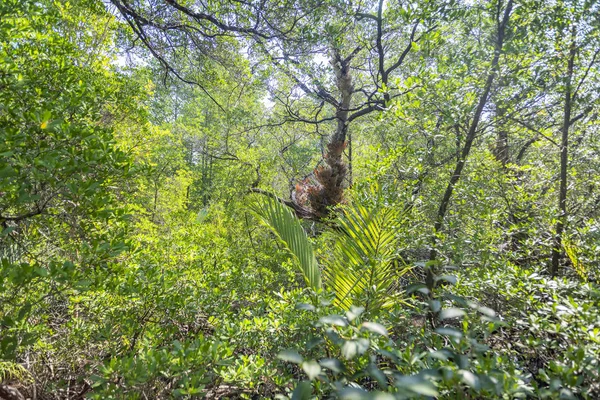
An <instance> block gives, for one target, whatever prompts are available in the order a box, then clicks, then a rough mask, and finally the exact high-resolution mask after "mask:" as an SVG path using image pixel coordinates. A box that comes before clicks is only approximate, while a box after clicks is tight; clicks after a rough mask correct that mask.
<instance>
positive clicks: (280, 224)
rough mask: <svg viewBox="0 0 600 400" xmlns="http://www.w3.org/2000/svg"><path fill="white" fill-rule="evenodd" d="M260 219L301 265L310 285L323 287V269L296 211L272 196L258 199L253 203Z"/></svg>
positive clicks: (314, 287)
mask: <svg viewBox="0 0 600 400" xmlns="http://www.w3.org/2000/svg"><path fill="white" fill-rule="evenodd" d="M251 208H252V210H253V211H254V213H255V214H256V215H257V216H258V217H259V219H260V220H261V221H262V222H263V223H264V224H265V225H266V226H267V227H269V228H270V229H271V231H273V233H275V234H276V235H277V237H279V239H281V241H282V242H283V243H284V244H285V246H286V248H287V249H288V251H289V252H290V253H291V254H292V256H293V257H294V259H295V260H296V262H297V265H298V266H299V267H300V270H301V271H302V274H303V275H304V278H305V279H306V282H307V283H308V285H309V286H310V287H311V288H313V289H315V290H316V289H320V288H321V270H320V269H319V264H318V263H317V259H316V257H315V252H314V250H313V247H312V244H311V243H310V241H309V240H308V237H307V236H306V232H305V231H304V229H303V228H302V225H301V224H300V220H299V219H298V218H297V217H296V216H295V215H294V213H293V212H292V211H291V210H290V209H289V208H288V207H286V206H285V205H283V204H281V203H280V202H279V201H277V200H274V199H271V198H262V199H261V200H256V201H255V202H254V203H253V204H252V205H251Z"/></svg>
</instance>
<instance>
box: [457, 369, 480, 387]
mask: <svg viewBox="0 0 600 400" xmlns="http://www.w3.org/2000/svg"><path fill="white" fill-rule="evenodd" d="M458 375H459V376H460V380H461V381H462V382H463V383H465V384H466V385H467V386H469V387H471V388H472V389H475V390H479V388H480V387H481V385H480V383H479V377H478V376H477V375H475V374H474V373H472V372H471V371H466V370H460V371H458Z"/></svg>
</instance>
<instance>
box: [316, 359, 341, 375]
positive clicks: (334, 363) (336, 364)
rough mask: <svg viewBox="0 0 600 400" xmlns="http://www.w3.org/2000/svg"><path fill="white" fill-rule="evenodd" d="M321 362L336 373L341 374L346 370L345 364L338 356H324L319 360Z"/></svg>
mask: <svg viewBox="0 0 600 400" xmlns="http://www.w3.org/2000/svg"><path fill="white" fill-rule="evenodd" d="M319 364H321V367H323V368H327V369H329V370H331V371H333V372H335V373H336V374H339V373H341V372H344V371H345V370H346V367H345V366H344V364H343V363H342V362H341V361H340V360H338V359H337V358H324V359H322V360H320V361H319Z"/></svg>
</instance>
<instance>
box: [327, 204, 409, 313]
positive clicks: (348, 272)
mask: <svg viewBox="0 0 600 400" xmlns="http://www.w3.org/2000/svg"><path fill="white" fill-rule="evenodd" d="M400 216H401V212H400V209H399V208H397V207H385V206H375V207H373V208H372V209H367V208H366V207H364V206H363V205H361V204H356V205H354V206H352V207H349V208H347V209H346V210H345V212H344V215H343V216H342V217H340V218H339V219H338V221H337V222H338V225H339V226H340V228H341V230H342V232H343V234H342V235H341V236H340V237H339V238H338V240H337V242H336V245H335V248H334V256H333V258H332V262H331V265H328V267H327V268H326V269H325V278H326V282H327V284H328V286H330V287H331V288H332V289H333V290H334V291H335V292H336V295H337V299H336V302H337V304H338V305H339V306H340V307H343V308H349V307H350V306H351V305H352V304H355V303H357V302H360V303H361V304H365V305H366V306H367V308H371V309H379V308H381V307H384V306H387V305H390V304H393V302H392V300H393V297H392V296H390V292H391V291H392V289H393V286H394V284H395V282H396V280H397V277H398V276H399V275H400V274H402V273H404V272H406V271H407V270H408V268H398V265H397V263H396V262H395V258H396V247H395V243H396V234H397V228H398V224H399V223H400Z"/></svg>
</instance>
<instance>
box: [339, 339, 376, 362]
mask: <svg viewBox="0 0 600 400" xmlns="http://www.w3.org/2000/svg"><path fill="white" fill-rule="evenodd" d="M370 345H371V342H370V341H369V339H365V338H359V339H356V340H347V341H346V342H344V345H343V346H342V356H343V357H344V358H345V359H346V360H351V359H353V358H354V357H356V356H360V355H363V354H364V353H365V352H366V351H367V350H368V349H369V346H370Z"/></svg>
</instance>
